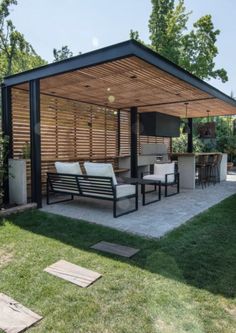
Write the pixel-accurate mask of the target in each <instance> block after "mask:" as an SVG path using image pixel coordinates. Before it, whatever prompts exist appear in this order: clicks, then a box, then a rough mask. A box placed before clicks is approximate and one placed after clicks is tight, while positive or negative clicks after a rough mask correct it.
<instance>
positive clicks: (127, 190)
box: [116, 184, 135, 198]
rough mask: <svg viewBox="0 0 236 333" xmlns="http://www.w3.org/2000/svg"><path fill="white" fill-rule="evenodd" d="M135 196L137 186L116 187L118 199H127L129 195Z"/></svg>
mask: <svg viewBox="0 0 236 333" xmlns="http://www.w3.org/2000/svg"><path fill="white" fill-rule="evenodd" d="M132 194H135V185H130V184H122V185H117V186H116V196H117V198H122V197H126V196H127V195H132Z"/></svg>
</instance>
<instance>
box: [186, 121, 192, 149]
mask: <svg viewBox="0 0 236 333" xmlns="http://www.w3.org/2000/svg"><path fill="white" fill-rule="evenodd" d="M188 127H189V129H190V133H189V134H188V147H187V152H188V153H192V152H193V118H188Z"/></svg>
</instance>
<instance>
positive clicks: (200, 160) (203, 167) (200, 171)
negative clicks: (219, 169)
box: [196, 155, 208, 188]
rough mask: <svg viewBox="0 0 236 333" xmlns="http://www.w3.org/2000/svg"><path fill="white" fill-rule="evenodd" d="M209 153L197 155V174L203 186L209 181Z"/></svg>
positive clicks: (199, 183)
mask: <svg viewBox="0 0 236 333" xmlns="http://www.w3.org/2000/svg"><path fill="white" fill-rule="evenodd" d="M207 163H208V155H197V157H196V175H197V183H198V185H202V188H203V187H204V186H205V187H206V184H207V182H208V166H207Z"/></svg>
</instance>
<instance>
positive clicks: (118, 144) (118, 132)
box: [117, 110, 120, 156]
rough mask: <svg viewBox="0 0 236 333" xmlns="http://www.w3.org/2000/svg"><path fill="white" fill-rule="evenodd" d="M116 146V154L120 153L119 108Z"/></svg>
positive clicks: (118, 112)
mask: <svg viewBox="0 0 236 333" xmlns="http://www.w3.org/2000/svg"><path fill="white" fill-rule="evenodd" d="M117 146H118V156H119V155H120V110H118V111H117Z"/></svg>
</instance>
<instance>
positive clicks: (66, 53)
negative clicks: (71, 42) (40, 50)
mask: <svg viewBox="0 0 236 333" xmlns="http://www.w3.org/2000/svg"><path fill="white" fill-rule="evenodd" d="M53 56H54V62H56V61H61V60H64V59H68V58H71V57H73V52H71V51H70V49H69V47H68V46H67V45H64V46H62V47H61V49H53Z"/></svg>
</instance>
